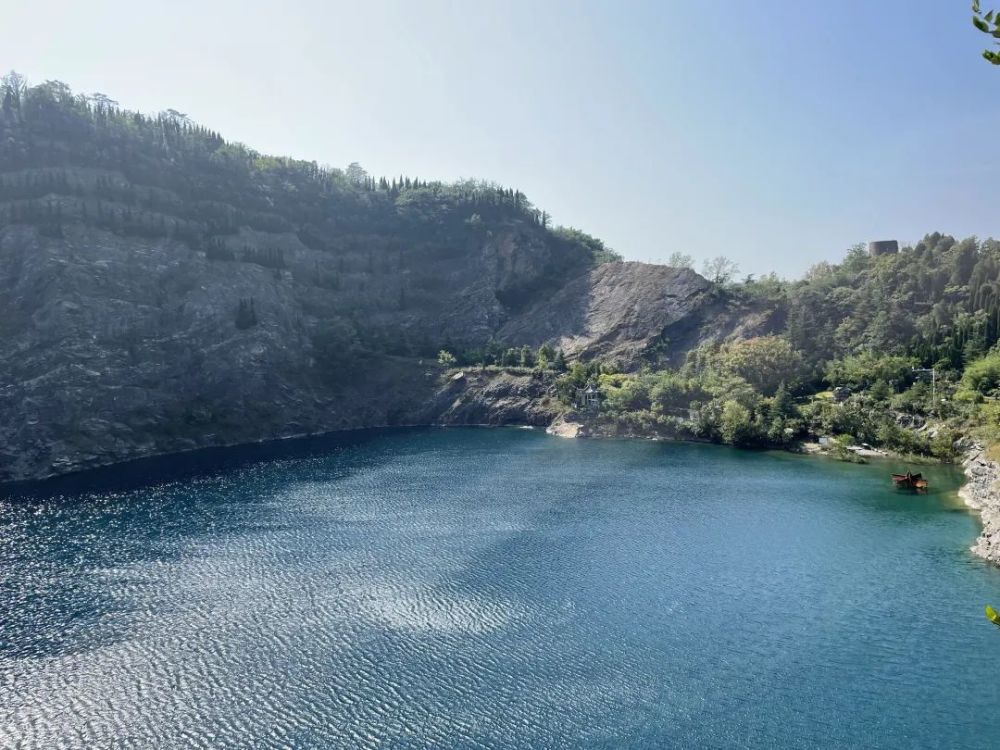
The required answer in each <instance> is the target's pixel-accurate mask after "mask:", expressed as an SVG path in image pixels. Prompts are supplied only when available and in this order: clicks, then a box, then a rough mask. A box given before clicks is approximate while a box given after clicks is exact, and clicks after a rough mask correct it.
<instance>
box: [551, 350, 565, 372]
mask: <svg viewBox="0 0 1000 750" xmlns="http://www.w3.org/2000/svg"><path fill="white" fill-rule="evenodd" d="M552 369H554V370H555V371H556V372H566V369H567V368H566V355H565V354H564V353H563V350H562V349H559V350H558V351H556V358H555V360H554V361H553V362H552Z"/></svg>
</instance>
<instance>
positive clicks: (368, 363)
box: [0, 76, 727, 481]
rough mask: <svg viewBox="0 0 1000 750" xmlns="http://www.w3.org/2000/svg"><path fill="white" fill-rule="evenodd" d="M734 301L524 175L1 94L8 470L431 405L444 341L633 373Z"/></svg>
mask: <svg viewBox="0 0 1000 750" xmlns="http://www.w3.org/2000/svg"><path fill="white" fill-rule="evenodd" d="M726 305H727V303H726V302H725V301H724V300H722V299H720V298H719V296H718V294H717V290H715V289H713V288H712V285H710V284H708V282H706V281H705V280H704V279H702V278H701V277H699V276H698V275H697V274H694V273H693V272H691V271H688V270H682V269H668V268H653V267H648V266H642V265H640V264H629V263H621V262H619V259H618V258H617V256H615V255H614V253H612V252H610V251H609V250H608V249H607V248H605V247H604V245H603V244H602V243H601V242H600V241H599V240H596V239H594V238H592V237H590V236H588V235H586V234H584V233H582V232H579V231H576V230H570V229H565V228H561V227H553V226H551V224H550V221H549V218H548V215H547V214H546V213H545V212H543V211H541V210H539V209H536V208H535V207H534V206H532V204H531V203H530V202H529V201H528V200H527V198H526V197H525V196H524V194H523V193H521V192H520V191H518V190H514V189H510V188H503V187H500V186H496V185H492V184H488V183H484V182H463V183H458V184H443V183H437V182H426V181H423V180H420V179H415V178H408V177H396V178H392V179H389V180H387V179H384V178H380V179H376V178H374V177H371V176H369V175H367V174H366V173H364V171H363V170H361V169H360V167H358V166H357V165H352V166H351V167H350V168H349V169H347V170H345V171H341V170H334V169H321V168H320V167H318V166H317V165H316V164H315V163H311V162H302V161H294V160H290V159H284V158H276V157H270V156H265V155H261V154H259V153H257V152H255V151H253V150H251V149H249V148H247V147H245V146H242V145H240V144H236V143H230V142H227V141H225V140H224V139H223V138H222V137H220V136H219V135H218V134H216V133H214V132H212V131H211V130H209V129H207V128H204V127H201V126H199V125H195V124H193V123H191V122H189V121H188V120H187V118H185V117H184V116H182V115H179V114H177V113H175V112H170V111H168V112H165V113H162V114H160V115H157V116H155V117H149V116H145V115H141V114H138V113H134V112H129V111H125V110H122V109H120V108H118V107H117V106H116V105H115V104H114V103H113V102H111V101H110V100H108V99H107V98H106V97H83V96H76V95H74V94H73V93H72V92H70V91H69V89H68V88H66V87H65V86H63V85H62V84H58V83H47V84H44V85H41V86H36V87H26V86H24V85H23V84H22V83H21V82H20V81H19V79H17V78H16V77H11V76H8V77H7V78H5V79H4V85H3V89H2V91H0V375H2V390H0V481H5V480H12V479H24V478H30V477H38V476H45V475H48V474H52V473H60V472H64V471H71V470H76V469H79V468H85V467H88V466H93V465H98V464H103V463H109V462H113V461H118V460H123V459H127V458H131V457H136V456H142V455H147V454H151V453H159V452H166V451H175V450H182V449H188V448H195V447H200V446H206V445H217V444H223V443H234V442H244V441H251V440H258V439H266V438H273V437H278V436H282V435H290V434H299V433H303V432H317V431H324V430H333V429H343V428H353V427H362V426H376V425H386V424H404V423H427V422H433V421H435V420H436V419H437V416H438V414H437V410H438V409H440V408H442V406H441V405H440V404H439V403H438V401H437V398H436V394H437V390H438V387H439V386H438V373H439V368H438V367H437V365H436V364H435V362H434V360H435V359H436V356H437V353H438V352H439V351H440V350H441V349H448V350H453V351H471V350H476V349H484V348H488V347H494V348H504V347H521V346H524V345H530V346H532V347H537V346H539V345H541V344H543V343H549V344H552V345H553V346H556V347H563V348H564V349H565V351H566V355H567V357H568V358H569V359H570V360H572V359H573V358H575V357H584V358H592V357H595V356H601V357H613V358H616V360H617V361H618V362H619V363H620V364H621V365H622V366H626V367H629V366H635V365H636V364H637V363H638V361H639V360H640V358H641V357H643V356H644V355H645V353H647V352H649V351H652V350H653V349H655V348H656V346H657V342H658V341H659V340H660V338H661V334H662V333H663V331H664V330H666V329H668V328H670V327H672V326H674V327H676V326H680V327H681V328H686V329H688V330H689V332H690V334H691V336H692V337H693V338H692V340H693V341H695V342H697V341H701V340H702V339H703V338H705V337H707V338H713V337H715V336H717V335H718V334H717V333H716V332H715V331H713V330H711V325H710V321H711V320H712V319H714V318H715V317H717V316H718V315H719V314H720V312H721V311H722V310H723V309H724V308H725V307H726ZM689 322H690V325H689V324H688V323H689Z"/></svg>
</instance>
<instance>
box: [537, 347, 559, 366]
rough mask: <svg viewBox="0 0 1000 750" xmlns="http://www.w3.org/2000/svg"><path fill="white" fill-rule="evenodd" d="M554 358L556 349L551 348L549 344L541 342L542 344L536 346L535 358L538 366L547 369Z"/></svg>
mask: <svg viewBox="0 0 1000 750" xmlns="http://www.w3.org/2000/svg"><path fill="white" fill-rule="evenodd" d="M555 358H556V350H555V349H553V348H552V346H551V345H550V344H542V346H540V347H539V348H538V355H537V357H536V360H537V362H538V366H539V367H541V368H542V369H543V370H544V369H547V368H548V367H549V366H550V365H551V364H552V361H553V360H554V359H555Z"/></svg>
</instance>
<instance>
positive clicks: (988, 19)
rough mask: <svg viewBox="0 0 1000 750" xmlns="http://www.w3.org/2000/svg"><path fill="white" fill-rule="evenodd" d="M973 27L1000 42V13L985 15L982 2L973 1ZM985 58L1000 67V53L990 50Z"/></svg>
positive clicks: (978, 0) (985, 54) (989, 12)
mask: <svg viewBox="0 0 1000 750" xmlns="http://www.w3.org/2000/svg"><path fill="white" fill-rule="evenodd" d="M972 25H973V26H975V27H976V28H977V29H979V30H980V31H981V32H983V33H984V34H989V35H990V36H992V37H993V38H994V39H997V40H1000V13H997V12H996V11H992V10H991V11H987V12H986V13H983V11H982V7H981V5H980V0H972ZM997 44H1000V41H998V42H997ZM983 57H985V58H986V59H987V60H989V61H990V62H991V63H993V64H994V65H1000V53H997V52H994V51H993V50H989V49H988V50H984V51H983Z"/></svg>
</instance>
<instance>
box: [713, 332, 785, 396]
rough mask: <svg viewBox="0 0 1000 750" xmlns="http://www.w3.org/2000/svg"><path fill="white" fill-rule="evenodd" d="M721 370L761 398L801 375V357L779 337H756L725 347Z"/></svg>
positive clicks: (721, 354)
mask: <svg viewBox="0 0 1000 750" xmlns="http://www.w3.org/2000/svg"><path fill="white" fill-rule="evenodd" d="M719 360H720V365H721V367H722V368H723V369H724V370H726V371H728V372H731V373H733V374H734V375H739V376H740V377H741V378H743V379H744V380H746V381H747V382H748V383H750V385H752V386H753V387H754V388H756V389H757V390H758V391H760V392H761V393H764V394H771V393H774V392H775V391H776V390H777V388H778V386H779V385H781V384H782V383H793V382H795V381H797V380H798V379H799V377H800V376H801V373H802V355H801V354H800V353H799V352H798V351H796V350H795V349H793V348H792V345H791V343H790V342H789V341H788V339H786V338H784V337H783V336H758V337H756V338H752V339H747V340H746V341H740V342H737V343H735V344H731V345H729V346H727V347H725V348H724V349H723V350H722V351H721V352H720V355H719Z"/></svg>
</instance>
